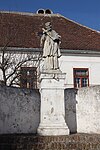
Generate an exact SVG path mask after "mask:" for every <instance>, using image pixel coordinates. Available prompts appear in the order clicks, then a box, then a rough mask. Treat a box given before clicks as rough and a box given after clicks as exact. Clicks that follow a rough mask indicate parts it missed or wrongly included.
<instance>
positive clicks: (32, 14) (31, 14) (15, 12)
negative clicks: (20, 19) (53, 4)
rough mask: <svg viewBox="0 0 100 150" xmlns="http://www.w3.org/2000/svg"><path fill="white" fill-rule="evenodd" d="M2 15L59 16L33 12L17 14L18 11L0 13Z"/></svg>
mask: <svg viewBox="0 0 100 150" xmlns="http://www.w3.org/2000/svg"><path fill="white" fill-rule="evenodd" d="M0 13H5V14H6V13H10V14H19V15H29V16H58V14H37V13H32V12H17V11H0Z"/></svg>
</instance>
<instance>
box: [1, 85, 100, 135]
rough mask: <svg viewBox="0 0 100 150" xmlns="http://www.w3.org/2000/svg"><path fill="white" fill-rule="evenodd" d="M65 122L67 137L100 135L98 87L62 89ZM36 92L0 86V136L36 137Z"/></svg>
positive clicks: (37, 98) (38, 120) (37, 117)
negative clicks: (86, 134)
mask: <svg viewBox="0 0 100 150" xmlns="http://www.w3.org/2000/svg"><path fill="white" fill-rule="evenodd" d="M65 121H66V123H67V125H68V127H69V130H70V133H76V132H78V133H99V134H100V86H94V87H87V88H80V89H77V90H76V89H65ZM39 122H40V94H39V90H29V89H21V88H13V87H6V86H0V134H10V133H36V132H37V128H38V125H39Z"/></svg>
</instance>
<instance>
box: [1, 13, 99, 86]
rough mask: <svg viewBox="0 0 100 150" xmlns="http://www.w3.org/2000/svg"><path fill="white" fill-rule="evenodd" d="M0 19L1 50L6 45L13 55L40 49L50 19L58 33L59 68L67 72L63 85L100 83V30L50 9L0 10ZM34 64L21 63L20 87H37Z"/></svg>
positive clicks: (33, 52) (35, 52) (40, 50)
mask: <svg viewBox="0 0 100 150" xmlns="http://www.w3.org/2000/svg"><path fill="white" fill-rule="evenodd" d="M0 20H1V22H0V47H1V50H2V48H4V47H5V49H6V51H9V52H13V53H14V54H16V56H15V57H16V58H20V57H19V56H18V55H19V54H22V53H23V55H25V54H27V53H28V54H30V55H34V54H39V53H41V52H42V49H41V48H40V37H41V34H42V28H43V27H44V24H45V23H46V22H48V21H50V22H51V23H52V26H53V29H54V30H56V31H57V32H58V33H59V35H61V41H62V42H61V53H62V57H61V58H60V59H59V61H60V68H61V71H62V72H64V73H66V81H65V87H86V86H93V85H100V75H99V74H100V32H98V31H95V30H92V29H90V28H88V27H85V26H82V25H80V24H78V23H76V22H74V21H72V20H69V19H68V18H65V17H64V16H62V15H60V14H53V12H52V11H50V10H38V11H37V13H36V14H33V13H19V12H0ZM1 52H2V51H1ZM1 59H2V57H1ZM36 67H37V65H36V63H25V64H23V65H22V66H21V67H20V70H21V73H22V76H21V77H20V86H21V87H30V88H36V87H37V83H36V82H37V77H36V73H37V72H38V70H37V68H36ZM0 74H1V75H0V78H1V79H0V80H3V78H2V72H1V73H0ZM33 74H34V77H33ZM33 83H34V84H33Z"/></svg>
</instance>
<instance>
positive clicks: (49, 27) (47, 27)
mask: <svg viewBox="0 0 100 150" xmlns="http://www.w3.org/2000/svg"><path fill="white" fill-rule="evenodd" d="M45 28H46V30H48V31H50V30H51V29H52V25H51V22H46V23H45Z"/></svg>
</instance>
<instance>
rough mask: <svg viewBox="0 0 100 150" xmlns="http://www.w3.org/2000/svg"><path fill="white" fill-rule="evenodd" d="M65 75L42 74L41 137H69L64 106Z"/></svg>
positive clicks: (39, 129) (39, 128)
mask: <svg viewBox="0 0 100 150" xmlns="http://www.w3.org/2000/svg"><path fill="white" fill-rule="evenodd" d="M64 80H65V74H62V73H58V74H53V73H49V74H46V73H44V74H43V73H42V74H41V88H40V93H41V114H40V115H41V119H40V125H39V127H38V130H37V132H38V134H39V135H43V136H46V135H68V134H69V129H68V127H67V125H66V123H65V106H64Z"/></svg>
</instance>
